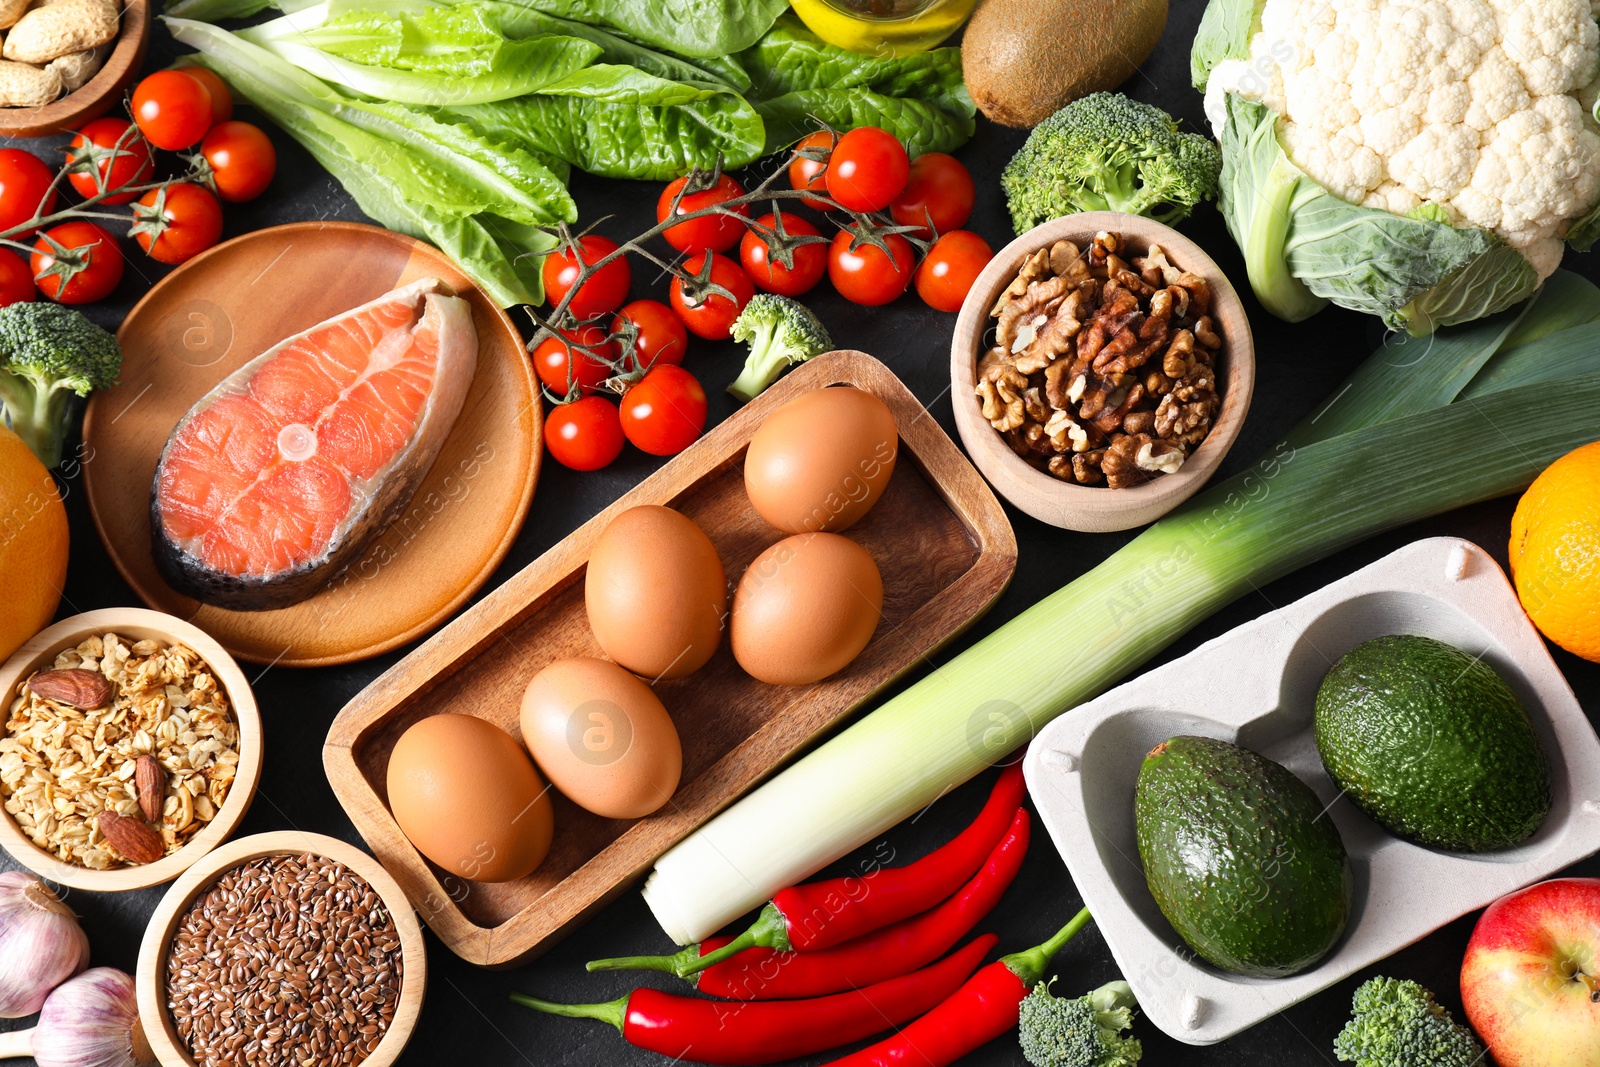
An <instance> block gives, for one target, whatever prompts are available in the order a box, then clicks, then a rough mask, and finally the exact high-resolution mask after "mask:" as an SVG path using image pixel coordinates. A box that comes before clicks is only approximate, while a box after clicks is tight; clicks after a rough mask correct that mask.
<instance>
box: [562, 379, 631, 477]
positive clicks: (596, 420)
mask: <svg viewBox="0 0 1600 1067" xmlns="http://www.w3.org/2000/svg"><path fill="white" fill-rule="evenodd" d="M544 443H545V447H546V448H548V449H549V450H550V454H551V455H552V456H554V457H555V458H556V462H557V463H560V464H561V465H562V466H563V467H571V468H572V469H573V470H575V471H597V470H599V469H600V468H601V467H604V466H607V465H608V464H610V463H611V461H612V460H614V459H616V458H617V457H618V456H619V455H621V454H622V419H621V417H620V416H619V415H618V414H617V405H615V404H613V403H612V402H611V401H609V400H607V399H606V398H605V397H603V396H586V397H584V398H582V399H581V400H574V401H573V402H572V403H570V404H557V405H556V406H555V408H554V409H552V410H551V412H550V414H549V415H547V416H546V417H545V420H544Z"/></svg>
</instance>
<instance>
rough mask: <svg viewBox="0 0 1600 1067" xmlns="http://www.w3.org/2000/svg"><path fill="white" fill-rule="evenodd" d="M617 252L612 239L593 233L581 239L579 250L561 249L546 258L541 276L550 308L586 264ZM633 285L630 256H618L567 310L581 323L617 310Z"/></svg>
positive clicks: (570, 286)
mask: <svg viewBox="0 0 1600 1067" xmlns="http://www.w3.org/2000/svg"><path fill="white" fill-rule="evenodd" d="M616 250H617V242H615V241H613V240H612V239H611V238H609V237H601V236H600V235H599V234H597V233H590V234H585V235H584V236H582V237H580V238H578V247H577V248H572V247H570V246H569V247H566V248H558V249H556V250H555V251H554V252H551V253H550V254H549V255H547V256H545V257H544V266H543V267H542V268H540V273H541V274H542V275H543V277H544V295H545V299H546V300H548V301H550V306H551V307H555V306H556V305H557V304H559V303H561V298H562V297H564V296H566V295H567V290H568V289H571V288H572V286H573V283H575V282H576V281H577V280H578V272H579V271H580V270H581V269H582V268H583V266H584V264H587V263H598V262H599V261H600V260H602V259H604V258H605V257H606V256H608V255H610V254H611V253H613V252H615V251H616ZM632 284H633V268H632V267H630V266H628V257H627V256H618V257H617V258H616V259H613V260H612V261H611V262H610V263H607V264H606V265H605V266H603V267H601V268H600V269H599V271H597V272H596V273H595V275H594V277H592V278H590V279H589V280H588V281H586V282H584V283H583V286H582V288H580V289H579V290H578V291H577V292H576V293H574V294H573V295H572V303H570V304H568V305H567V311H568V313H570V314H571V315H572V317H573V318H575V319H577V320H578V321H579V322H583V321H585V320H587V319H592V318H595V317H596V316H598V315H604V314H606V313H607V312H610V311H615V310H617V308H619V307H621V306H622V302H623V301H624V300H626V299H628V286H630V285H632Z"/></svg>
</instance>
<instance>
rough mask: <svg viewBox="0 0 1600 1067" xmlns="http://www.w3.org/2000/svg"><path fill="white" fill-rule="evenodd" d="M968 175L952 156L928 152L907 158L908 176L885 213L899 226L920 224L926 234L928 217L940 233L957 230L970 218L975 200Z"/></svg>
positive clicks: (975, 191)
mask: <svg viewBox="0 0 1600 1067" xmlns="http://www.w3.org/2000/svg"><path fill="white" fill-rule="evenodd" d="M977 196H978V194H977V190H976V189H975V188H974V187H973V184H972V175H971V173H969V172H968V170H967V168H966V167H964V166H962V165H961V161H960V160H958V159H957V158H956V157H955V156H947V155H945V154H944V153H943V152H929V153H927V154H925V155H920V156H918V157H917V158H916V159H913V160H912V161H911V177H910V178H909V179H908V180H907V181H906V187H905V188H904V189H902V190H900V195H899V196H897V197H895V198H894V203H892V204H890V205H889V213H890V214H892V215H893V216H894V221H895V222H896V223H897V224H898V225H901V226H920V227H922V234H921V236H923V237H931V236H932V234H930V233H928V217H929V216H932V217H933V227H934V229H936V230H938V231H939V232H940V233H941V234H946V233H949V232H950V231H951V230H956V229H960V228H961V227H962V226H965V225H966V224H967V220H968V219H970V218H971V217H972V205H973V203H974V202H975V201H976V200H977Z"/></svg>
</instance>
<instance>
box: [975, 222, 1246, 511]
mask: <svg viewBox="0 0 1600 1067" xmlns="http://www.w3.org/2000/svg"><path fill="white" fill-rule="evenodd" d="M950 375H951V388H952V394H953V397H954V403H955V414H956V427H957V429H958V430H959V431H960V433H961V441H962V443H963V444H964V445H965V446H966V449H967V453H968V455H970V456H971V457H972V461H973V463H974V464H975V465H976V466H977V468H978V470H979V471H981V472H982V474H983V476H984V477H985V478H987V479H988V480H989V483H990V484H991V485H993V486H994V488H995V491H996V492H998V493H999V494H1000V495H1001V496H1003V497H1005V498H1006V499H1007V500H1009V501H1010V502H1011V503H1012V504H1015V505H1016V506H1017V507H1018V508H1020V509H1021V510H1023V511H1024V512H1026V513H1028V514H1029V515H1032V516H1033V517H1034V518H1036V519H1040V520H1041V521H1043V522H1047V523H1050V524H1051V525H1052V526H1059V527H1062V528H1064V529H1069V530H1082V531H1085V532H1089V533H1104V532H1108V531H1113V530H1127V529H1131V528H1133V527H1135V526H1141V525H1143V524H1145V523H1148V522H1152V521H1154V520H1156V519H1158V518H1160V517H1161V516H1162V515H1165V514H1166V513H1167V512H1169V511H1171V510H1172V509H1174V508H1176V507H1177V506H1178V505H1179V504H1181V503H1183V502H1184V501H1185V500H1187V499H1189V498H1190V497H1191V496H1193V495H1194V494H1195V493H1197V492H1199V491H1200V488H1201V487H1202V486H1203V485H1205V483H1206V482H1207V480H1209V479H1210V477H1211V475H1212V474H1214V473H1215V472H1216V469H1217V467H1218V465H1219V464H1220V463H1221V462H1222V458H1223V457H1224V456H1225V455H1227V453H1228V450H1229V449H1230V448H1232V447H1233V443H1234V441H1235V440H1237V439H1238V436H1239V431H1240V428H1241V427H1242V426H1243V424H1244V418H1245V413H1246V411H1248V410H1249V407H1250V398H1251V394H1252V392H1253V391H1254V388H1255V347H1254V343H1253V341H1252V338H1251V334H1250V322H1249V319H1248V318H1247V317H1246V315H1245V311H1244V305H1243V304H1242V303H1241V302H1240V300H1239V295H1238V293H1237V292H1235V291H1234V288H1233V286H1232V285H1231V284H1229V282H1228V279H1227V278H1226V277H1225V276H1224V275H1223V273H1222V271H1221V269H1220V268H1218V267H1217V265H1216V263H1214V262H1213V261H1212V260H1211V257H1209V256H1207V255H1206V254H1205V253H1204V252H1203V251H1201V250H1200V247H1199V246H1198V245H1196V244H1195V243H1194V242H1193V241H1190V240H1189V239H1188V238H1186V237H1184V236H1183V235H1182V234H1180V233H1178V232H1177V231H1176V230H1173V229H1172V228H1171V227H1168V226H1165V225H1162V224H1161V223H1159V222H1156V221H1154V220H1152V219H1147V218H1143V217H1141V216H1137V215H1123V214H1118V213H1115V212H1109V211H1097V212H1087V213H1084V214H1080V215H1069V216H1067V217H1065V218H1060V219H1055V220H1053V221H1051V222H1047V223H1044V224H1043V225H1041V226H1036V227H1035V228H1033V229H1032V230H1029V231H1028V232H1027V233H1025V234H1023V235H1022V236H1021V237H1018V238H1017V239H1016V240H1015V241H1013V242H1011V243H1010V244H1009V245H1007V246H1006V247H1005V248H1003V249H1002V250H1001V251H1000V253H999V254H998V255H996V256H995V257H994V259H993V260H992V261H991V262H990V263H989V265H988V266H987V267H985V268H984V270H983V272H982V273H981V274H979V275H978V279H977V281H976V282H975V283H973V286H972V290H971V292H969V293H968V294H967V299H966V302H965V303H964V304H963V305H962V307H961V314H960V316H959V317H958V318H957V319H956V328H955V336H954V339H953V340H952V341H951V345H950Z"/></svg>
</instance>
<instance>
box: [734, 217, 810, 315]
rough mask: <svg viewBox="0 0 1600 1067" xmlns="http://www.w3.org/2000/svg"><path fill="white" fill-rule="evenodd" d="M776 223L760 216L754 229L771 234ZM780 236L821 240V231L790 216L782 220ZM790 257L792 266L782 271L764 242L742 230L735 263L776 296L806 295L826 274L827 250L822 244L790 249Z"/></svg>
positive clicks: (754, 234) (752, 279) (769, 218)
mask: <svg viewBox="0 0 1600 1067" xmlns="http://www.w3.org/2000/svg"><path fill="white" fill-rule="evenodd" d="M777 221H778V220H777V216H775V215H763V216H761V217H760V218H759V219H757V220H756V225H758V226H764V227H766V228H767V229H769V230H771V229H773V228H774V227H775V226H776V225H777ZM783 232H784V233H786V234H788V235H789V236H791V237H821V236H822V231H820V230H818V229H817V228H816V227H815V226H813V225H811V223H809V222H807V221H806V220H805V219H802V218H796V217H795V216H793V215H785V216H784V217H783ZM790 254H791V255H793V256H794V266H792V267H785V266H784V265H783V264H782V263H780V262H779V261H778V260H777V259H776V258H775V257H773V255H772V251H771V249H769V248H768V247H767V242H766V241H764V240H763V239H762V237H761V235H760V234H759V233H757V232H756V231H754V230H746V231H745V233H744V238H743V239H742V240H740V242H739V263H740V264H741V265H742V266H743V267H744V272H745V273H746V274H748V275H750V280H751V281H753V282H755V283H756V285H757V286H759V287H760V288H762V289H765V290H766V291H767V292H769V293H777V294H778V295H779V296H799V295H800V294H801V293H808V292H810V291H811V290H812V289H814V288H816V284H817V283H818V282H820V281H821V280H822V276H823V275H824V274H826V273H827V272H828V246H827V244H825V243H823V242H811V243H809V244H803V245H800V246H798V247H796V248H793V249H790Z"/></svg>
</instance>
